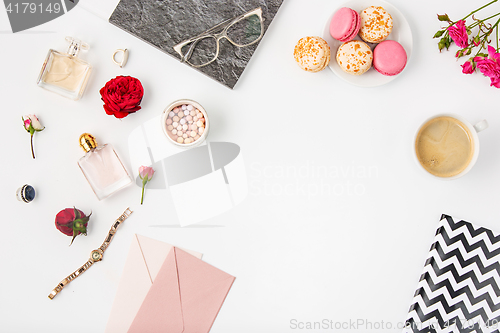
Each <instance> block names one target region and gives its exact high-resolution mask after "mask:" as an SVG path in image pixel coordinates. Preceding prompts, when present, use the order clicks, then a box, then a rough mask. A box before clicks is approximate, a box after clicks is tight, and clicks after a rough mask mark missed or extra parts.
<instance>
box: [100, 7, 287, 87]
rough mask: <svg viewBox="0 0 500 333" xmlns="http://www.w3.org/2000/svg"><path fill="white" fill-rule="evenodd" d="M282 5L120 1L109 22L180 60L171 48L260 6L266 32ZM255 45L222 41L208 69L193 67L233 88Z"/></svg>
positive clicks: (206, 67) (205, 67)
mask: <svg viewBox="0 0 500 333" xmlns="http://www.w3.org/2000/svg"><path fill="white" fill-rule="evenodd" d="M282 2H283V0H213V1H209V0H205V1H203V0H121V1H120V3H119V4H118V6H117V7H116V9H115V11H114V12H113V14H112V15H111V17H110V18H109V22H110V23H111V24H114V25H116V26H117V27H119V28H121V29H123V30H125V31H127V32H129V33H131V34H132V35H134V36H136V37H137V38H140V39H142V40H143V41H145V42H147V43H149V44H151V45H153V46H154V47H157V48H158V49H160V50H162V51H163V52H165V53H168V54H170V55H171V56H174V57H175V58H177V59H179V60H180V56H179V55H178V54H177V53H176V52H175V51H174V49H173V46H174V45H176V44H178V43H180V42H182V41H184V40H186V39H188V38H191V37H194V36H196V35H198V34H200V33H202V32H204V31H206V30H208V29H210V28H211V27H213V26H215V25H217V24H219V23H221V22H223V21H225V20H227V19H230V18H233V17H235V16H237V15H240V14H243V13H245V12H247V11H250V10H252V9H254V8H257V7H259V6H260V7H261V8H262V16H263V17H264V32H265V31H267V28H268V27H269V25H270V23H271V21H272V20H273V18H274V16H275V15H276V13H277V12H278V9H279V8H280V6H281V4H282ZM258 45H259V43H255V44H253V45H250V46H247V47H242V48H239V47H237V46H234V45H233V44H231V43H230V42H228V41H227V40H226V39H224V38H223V39H221V41H220V51H219V56H218V58H217V59H216V60H215V61H214V62H212V63H211V64H208V65H207V66H204V67H199V68H194V67H193V68H194V69H197V70H198V71H200V72H202V73H204V74H206V75H208V76H210V77H211V78H213V79H215V80H217V81H219V82H220V83H222V84H224V85H226V86H227V87H229V88H231V89H232V88H233V87H234V85H235V84H236V82H238V79H239V78H240V76H241V74H242V73H243V70H244V69H245V67H246V65H247V63H248V61H249V60H250V58H251V57H252V55H253V53H254V52H255V49H256V48H257V46H258ZM187 66H190V65H187ZM190 67H191V66H190Z"/></svg>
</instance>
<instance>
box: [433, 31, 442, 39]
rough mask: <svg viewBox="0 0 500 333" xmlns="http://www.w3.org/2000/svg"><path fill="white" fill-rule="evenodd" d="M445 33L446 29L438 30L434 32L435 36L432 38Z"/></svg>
mask: <svg viewBox="0 0 500 333" xmlns="http://www.w3.org/2000/svg"><path fill="white" fill-rule="evenodd" d="M444 33H445V31H444V30H439V31H438V32H436V33H435V34H434V37H432V38H439V37H441V36H442V35H443V34H444Z"/></svg>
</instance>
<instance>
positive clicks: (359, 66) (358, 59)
mask: <svg viewBox="0 0 500 333" xmlns="http://www.w3.org/2000/svg"><path fill="white" fill-rule="evenodd" d="M372 61H373V53H372V50H371V49H370V46H368V45H367V44H366V43H364V42H362V41H360V40H352V41H350V42H347V43H344V44H342V45H340V47H339V49H338V50H337V63H338V64H339V66H340V68H341V69H342V70H343V71H344V72H346V73H348V74H351V75H361V74H363V73H365V72H366V71H368V70H369V69H370V67H371V66H372Z"/></svg>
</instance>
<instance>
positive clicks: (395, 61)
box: [373, 40, 407, 76]
mask: <svg viewBox="0 0 500 333" xmlns="http://www.w3.org/2000/svg"><path fill="white" fill-rule="evenodd" d="M406 61H407V56H406V51H405V49H404V48H403V46H401V44H399V43H398V42H396V41H394V40H386V41H383V42H381V43H380V44H378V45H377V46H376V47H375V49H374V50H373V68H375V70H376V71H377V72H379V73H380V74H383V75H387V76H393V75H397V74H399V73H401V71H402V70H403V69H404V68H405V66H406Z"/></svg>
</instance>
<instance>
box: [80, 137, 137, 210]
mask: <svg viewBox="0 0 500 333" xmlns="http://www.w3.org/2000/svg"><path fill="white" fill-rule="evenodd" d="M80 146H81V147H82V148H83V150H84V151H85V152H86V154H85V156H83V157H82V158H80V160H79V161H78V165H79V166H80V169H81V170H82V172H83V174H84V175H85V178H87V181H88V182H89V184H90V187H92V190H93V191H94V193H95V195H96V196H97V199H99V200H102V199H104V198H106V197H108V196H110V195H111V194H113V193H115V192H117V191H118V190H121V189H122V188H124V187H126V186H128V185H130V184H132V178H131V177H130V175H129V174H128V172H127V170H126V169H125V167H124V166H123V164H122V162H121V161H120V158H119V157H118V155H117V154H116V152H115V150H114V149H113V146H111V145H110V144H105V145H103V146H98V145H97V141H96V140H95V138H94V137H93V136H92V135H90V134H88V133H84V134H82V135H81V136H80Z"/></svg>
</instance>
